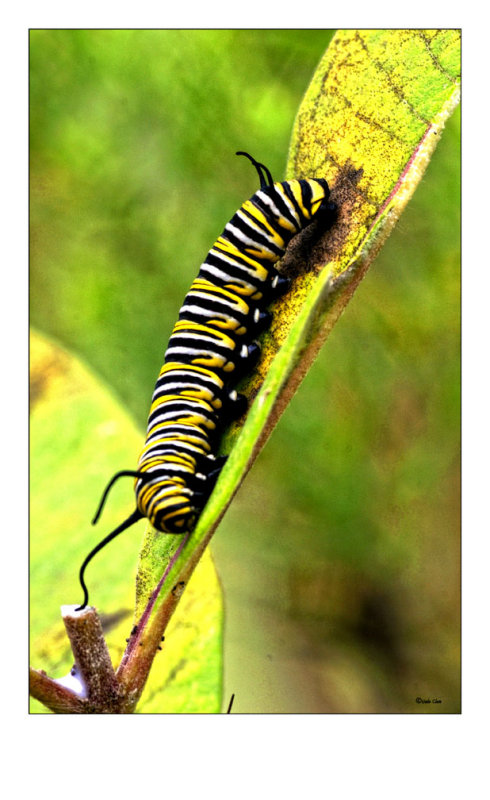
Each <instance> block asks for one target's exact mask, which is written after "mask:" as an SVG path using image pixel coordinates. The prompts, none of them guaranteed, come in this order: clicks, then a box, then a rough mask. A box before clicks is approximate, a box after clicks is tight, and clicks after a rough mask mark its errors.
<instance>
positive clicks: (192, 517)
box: [79, 151, 336, 609]
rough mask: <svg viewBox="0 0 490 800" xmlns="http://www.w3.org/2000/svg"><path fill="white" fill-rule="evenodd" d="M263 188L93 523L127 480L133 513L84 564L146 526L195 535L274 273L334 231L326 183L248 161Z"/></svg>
mask: <svg viewBox="0 0 490 800" xmlns="http://www.w3.org/2000/svg"><path fill="white" fill-rule="evenodd" d="M237 155H243V156H246V157H247V158H248V159H250V161H251V162H252V164H253V165H254V166H255V168H256V170H257V173H258V176H259V180H260V189H259V190H258V191H257V192H256V193H255V194H254V195H253V196H252V197H251V198H250V199H249V200H246V202H245V203H244V204H243V205H242V206H241V208H239V209H238V211H237V212H236V213H235V214H234V215H233V217H232V218H231V220H230V221H229V222H228V224H227V225H226V227H225V229H224V231H223V233H222V234H221V235H220V236H219V237H218V239H217V240H216V242H215V243H214V245H213V247H212V248H211V250H210V251H209V253H208V255H207V257H206V259H205V261H204V262H203V264H201V267H200V269H199V273H198V275H197V278H196V279H195V280H194V282H193V284H192V286H191V288H190V290H189V293H188V294H187V296H186V298H185V300H184V304H183V305H182V308H181V309H180V314H179V319H178V321H177V322H176V324H175V326H174V329H173V331H172V335H171V337H170V341H169V344H168V348H167V351H166V354H165V361H164V364H163V367H162V369H161V371H160V375H159V377H158V380H157V383H156V386H155V390H154V392H153V398H152V403H151V407H150V414H149V418H148V429H147V438H146V442H145V445H144V448H143V451H142V453H141V455H140V458H139V462H138V468H137V470H134V471H133V470H124V471H122V472H118V473H117V474H116V475H115V476H114V477H113V478H112V480H111V481H110V482H109V484H108V486H107V488H106V490H105V492H104V494H103V496H102V500H101V502H100V505H99V509H98V511H97V513H96V515H95V518H94V520H93V522H94V523H95V522H96V521H97V519H98V518H99V516H100V513H101V511H102V507H103V505H104V503H105V500H106V498H107V494H108V492H109V490H110V489H111V487H112V486H113V484H114V482H115V481H116V480H117V479H118V478H119V477H121V476H132V477H134V479H135V484H134V486H135V493H136V509H135V511H133V513H132V514H131V515H130V516H129V517H128V518H127V519H126V520H125V521H124V522H122V523H121V525H119V526H118V527H117V528H116V529H115V530H114V531H112V532H111V533H110V534H108V536H106V537H105V538H104V539H103V540H102V541H101V542H100V543H99V544H98V545H97V546H96V547H95V548H94V549H93V550H92V551H91V552H90V553H89V554H88V556H87V557H86V559H85V561H84V562H83V564H82V566H81V568H80V584H81V586H82V589H83V592H84V601H83V604H82V605H81V606H79V608H80V609H82V608H85V606H86V605H87V604H88V591H87V587H86V585H85V580H84V574H85V569H86V567H87V564H88V563H89V562H90V561H91V560H92V558H93V556H94V555H95V554H96V553H97V552H98V551H99V550H100V549H102V547H104V546H105V545H106V544H107V543H108V542H110V541H111V540H112V539H114V538H115V537H116V536H118V535H119V534H120V533H122V531H124V530H126V528H129V527H130V526H131V525H133V524H134V523H135V522H137V521H138V520H139V519H141V518H142V517H147V518H148V519H149V521H150V522H151V524H152V525H153V527H154V528H156V529H157V530H159V531H162V532H163V533H183V532H186V531H190V530H192V529H193V527H194V525H195V523H196V520H197V518H198V516H199V514H200V512H201V510H202V508H203V507H204V505H205V503H206V502H207V500H208V498H209V495H210V494H211V491H212V489H213V487H214V485H215V483H216V480H217V478H218V475H219V473H220V471H221V469H222V466H223V464H224V462H225V461H226V458H224V457H219V458H216V456H215V455H214V454H215V452H216V449H217V446H218V442H219V436H220V434H221V432H222V429H223V426H224V425H225V424H226V423H227V422H229V421H231V420H232V419H234V418H238V417H239V416H241V415H242V414H243V413H244V411H245V409H246V407H247V401H246V398H245V397H244V396H243V395H240V394H238V393H237V392H236V391H235V389H234V388H233V387H234V386H235V385H236V383H237V381H238V380H239V378H241V377H242V376H243V375H244V374H246V373H247V372H249V371H250V370H251V369H252V367H253V366H254V364H255V362H256V361H257V359H258V357H259V355H260V348H259V345H258V344H257V342H256V341H255V337H256V336H258V335H259V334H260V333H261V332H262V331H263V330H264V329H265V328H267V327H268V326H269V325H270V322H271V319H272V315H271V313H270V312H269V311H267V306H268V305H269V304H270V303H271V302H272V301H273V300H274V299H275V298H277V297H278V296H279V295H280V294H282V293H283V292H284V291H286V290H287V288H288V286H289V280H288V279H287V278H286V277H284V276H282V275H281V274H280V273H279V272H278V271H277V270H276V269H275V267H274V264H276V263H277V261H279V259H280V258H281V257H282V256H283V255H284V253H285V251H286V248H287V246H288V244H289V242H290V241H291V239H292V238H293V237H294V236H296V235H297V234H298V233H300V231H302V230H304V228H306V227H307V226H308V225H310V224H311V223H312V222H313V221H316V220H320V221H321V223H322V227H323V230H325V229H327V228H328V227H330V226H331V225H332V223H333V221H334V218H335V210H336V207H335V205H334V204H333V203H331V202H329V199H328V198H329V195H330V190H329V188H328V184H327V181H326V180H324V179H323V178H311V179H303V180H291V181H283V182H282V183H274V182H273V180H272V176H271V174H270V172H269V170H268V169H267V167H265V166H264V165H263V164H260V163H259V162H258V161H256V160H255V159H254V158H252V156H250V155H249V154H248V153H244V152H242V151H240V152H238V153H237Z"/></svg>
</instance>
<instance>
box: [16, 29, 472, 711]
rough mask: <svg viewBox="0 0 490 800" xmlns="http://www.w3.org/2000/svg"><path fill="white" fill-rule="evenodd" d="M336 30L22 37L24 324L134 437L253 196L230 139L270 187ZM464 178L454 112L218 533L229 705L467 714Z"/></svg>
mask: <svg viewBox="0 0 490 800" xmlns="http://www.w3.org/2000/svg"><path fill="white" fill-rule="evenodd" d="M331 35H332V34H331V32H329V31H323V30H240V31H230V30H219V31H212V30H200V31H189V30H172V31H165V30H151V31H145V30H138V31H133V30H127V31H125V30H118V31H110V30H109V31H107V30H100V31H96V30H89V31H87V30H53V31H51V30H49V31H45V30H37V31H32V32H31V42H30V52H31V55H30V60H31V76H30V91H31V106H30V109H31V110H30V122H31V167H30V170H31V275H30V280H31V295H30V298H31V322H32V324H33V325H34V326H35V327H36V328H37V329H38V330H40V331H42V332H43V333H46V334H48V335H49V336H50V337H52V338H54V339H55V340H57V341H58V342H59V343H61V344H62V345H63V346H64V347H65V348H68V349H69V350H71V352H72V353H74V354H75V355H77V356H79V357H80V358H81V359H82V360H83V361H84V362H85V363H86V364H87V365H89V366H90V368H91V369H92V370H93V371H94V372H95V373H96V374H97V375H98V376H99V377H100V379H101V380H102V381H103V382H105V383H106V384H107V385H108V386H109V387H110V388H111V390H112V392H113V394H114V395H115V396H116V398H117V399H118V400H119V402H120V404H121V406H122V407H124V408H126V409H127V410H128V412H129V413H130V414H131V416H132V418H133V419H134V423H135V426H136V427H137V428H139V429H140V430H141V432H142V436H143V430H144V427H145V423H146V417H147V414H148V408H149V402H150V398H151V393H152V390H153V385H154V382H155V378H156V376H157V374H158V370H159V367H160V365H161V362H162V359H163V354H164V352H165V348H166V342H167V340H168V336H169V334H170V331H171V328H172V325H173V323H174V321H175V318H176V315H177V311H178V308H179V307H180V304H181V301H182V299H183V297H184V295H185V293H186V291H187V289H188V287H189V285H190V283H191V280H192V279H193V277H194V275H195V274H196V272H197V269H198V266H199V264H200V263H201V262H202V260H203V258H204V256H205V255H206V252H207V250H208V249H209V247H210V246H211V244H212V242H213V241H214V239H215V238H216V236H217V234H218V233H220V231H221V230H222V228H223V226H224V224H225V223H226V221H227V220H228V219H229V218H230V216H231V215H232V213H233V212H234V211H235V209H236V208H237V207H238V206H239V205H240V204H241V203H242V202H243V200H244V199H245V198H246V197H248V196H250V195H251V194H252V193H253V192H254V191H255V189H256V176H255V174H254V171H253V170H252V169H251V168H249V165H248V166H247V163H246V161H244V160H243V159H238V158H236V157H235V155H234V153H235V151H236V150H247V151H249V152H251V153H252V154H253V155H254V156H255V157H256V158H258V159H259V160H261V161H263V162H264V163H266V164H267V165H268V166H269V168H270V169H271V171H272V174H273V176H274V177H275V178H276V179H281V178H282V177H283V175H284V169H285V165H286V160H287V151H288V145H289V139H290V135H291V130H292V125H293V121H294V117H295V114H296V111H297V109H298V105H299V102H300V100H301V97H302V95H303V93H304V91H305V90H306V87H307V85H308V83H309V81H310V79H311V77H312V75H313V72H314V69H315V67H316V64H317V63H318V61H319V59H320V57H321V55H322V54H323V52H324V50H325V49H326V47H327V45H328V42H329V40H330V38H331ZM459 180H460V149H459V113H457V114H455V115H454V116H453V117H452V118H451V120H450V121H449V123H448V125H447V128H446V131H445V132H444V135H443V137H442V140H441V143H440V145H439V147H438V149H437V150H436V153H435V155H434V157H433V159H432V162H431V164H430V165H429V168H428V170H427V173H426V175H425V177H424V179H423V181H422V183H421V184H420V186H419V188H418V189H417V192H416V194H415V196H414V198H413V200H412V202H411V203H410V205H409V207H408V209H407V211H406V212H405V213H404V215H403V216H402V218H401V221H400V222H399V224H398V226H397V228H396V230H395V232H394V233H393V235H392V236H391V238H390V239H389V240H388V242H387V244H386V245H385V247H384V249H383V250H382V252H381V255H380V256H379V257H378V259H377V260H376V261H375V263H374V264H373V266H372V268H371V270H370V273H369V274H368V276H367V277H366V278H365V280H364V281H363V283H362V285H361V286H360V288H359V289H358V291H357V292H356V295H355V297H354V298H353V300H352V302H351V304H350V305H349V307H348V309H347V310H346V312H345V313H344V315H343V316H342V318H341V319H340V321H339V323H338V324H337V326H336V327H335V329H334V331H333V333H332V334H331V336H330V338H329V340H328V342H327V344H326V346H325V348H324V349H323V351H322V353H321V355H320V357H319V358H318V360H317V362H316V363H315V365H314V367H313V368H312V370H311V371H310V373H309V375H308V377H307V378H306V380H305V382H304V384H303V385H302V387H301V389H300V390H299V392H298V393H297V395H296V397H295V398H294V400H293V402H292V403H291V404H290V406H289V408H288V410H287V412H286V413H285V414H284V416H283V417H282V419H281V421H280V424H279V425H278V427H277V429H276V431H275V433H274V435H273V436H272V438H271V440H270V441H269V443H268V444H267V446H266V448H265V450H264V451H263V452H262V454H261V456H260V457H259V459H258V460H257V462H256V464H255V466H254V468H253V470H252V472H251V473H250V474H249V476H248V477H247V479H246V481H245V483H244V485H243V487H242V489H241V490H240V492H239V494H238V495H237V497H236V499H235V501H234V503H233V504H232V506H231V508H230V510H229V511H228V512H227V514H226V516H225V518H224V520H223V522H222V524H221V526H220V528H219V531H218V533H217V534H216V536H215V538H214V540H213V545H212V550H213V555H214V558H215V563H216V565H217V569H218V572H219V575H220V578H221V582H222V589H223V593H224V599H225V644H224V659H225V672H224V695H225V697H228V696H229V695H230V694H231V693H232V692H234V693H235V703H234V707H233V711H234V712H259V713H260V712H298V713H300V712H390V713H394V712H408V713H419V712H421V713H455V712H458V711H459V709H460V685H459V680H460V663H459V661H460V650H459V634H460V629H459V604H460V597H459V586H460V578H459V512H460V496H459V488H460V483H459V480H460V476H459V470H460V398H459V386H460V384H459V377H460V350H459V348H460V307H459V291H460V287H459V279H460V252H459V251H460V204H459V202H460V196H459V192H460V186H459ZM47 446H48V447H49V443H48V444H47ZM131 452H132V450H131ZM137 455H138V453H137V452H134V453H132V455H131V454H128V461H127V462H126V463H119V462H118V463H115V464H114V469H113V470H112V471H113V472H114V471H116V470H117V469H121V468H124V467H126V468H132V467H133V466H134V463H135V460H136V458H137ZM79 470H80V472H81V474H82V475H83V474H84V472H85V471H87V472H88V473H89V472H90V464H86V463H80V464H79ZM110 474H111V471H110V470H109V472H108V474H107V478H109V477H110ZM43 478H44V480H47V476H46V475H44V476H43ZM33 481H34V478H33ZM100 488H102V487H100ZM34 489H35V486H33V490H34ZM126 494H127V495H130V494H131V492H130V489H129V487H128V488H127V491H126ZM97 501H98V495H97V496H94V498H93V504H94V507H95V505H96V503H97ZM128 502H131V498H130V497H129V498H128ZM104 530H105V529H104ZM101 533H102V531H101ZM35 535H36V520H35V519H33V520H32V521H31V537H33V538H34V537H35ZM62 546H63V545H62V543H60V547H62ZM114 546H115V545H114ZM116 552H117V550H116ZM101 557H102V556H101ZM110 557H111V558H114V557H115V553H114V551H112V552H111V556H110ZM73 569H74V572H76V571H77V569H78V563H76V564H74V565H73ZM40 580H41V578H40ZM42 581H43V583H44V586H48V587H49V581H50V573H49V567H46V569H45V570H44V573H43V575H42ZM67 602H72V600H71V599H68V600H67ZM417 697H422V698H438V699H440V700H441V703H437V704H433V703H431V704H421V703H417Z"/></svg>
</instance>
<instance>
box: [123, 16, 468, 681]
mask: <svg viewBox="0 0 490 800" xmlns="http://www.w3.org/2000/svg"><path fill="white" fill-rule="evenodd" d="M459 71H460V33H459V31H457V30H433V31H430V30H425V31H424V30H414V31H411V30H399V31H376V30H370V31H364V30H359V31H356V30H351V31H340V32H339V33H337V34H336V36H335V37H334V38H333V39H332V41H331V44H330V46H329V48H328V50H327V52H326V53H325V56H324V57H323V59H322V60H321V62H320V64H319V66H318V69H317V71H316V73H315V75H314V77H313V80H312V82H311V85H310V87H309V88H308V90H307V92H306V95H305V97H304V100H303V102H302V104H301V107H300V109H299V112H298V115H297V119H296V123H295V126H294V132H293V137H292V141H291V147H290V155H289V161H288V167H287V177H288V178H292V177H296V178H302V177H326V178H327V180H328V182H329V185H330V187H331V191H332V195H331V199H332V200H334V201H335V202H336V204H337V207H338V219H337V222H336V224H335V226H334V227H333V229H332V230H330V231H328V232H327V233H326V234H325V235H324V236H323V237H320V238H318V239H317V240H314V241H312V239H311V236H310V235H309V233H308V232H307V231H306V232H303V234H302V235H300V236H298V237H297V238H296V239H295V240H294V242H293V243H292V246H291V247H290V248H289V250H288V252H287V253H286V256H285V258H284V259H283V261H282V266H281V270H282V271H283V272H284V273H285V274H287V275H289V276H290V277H291V278H292V280H293V283H292V289H291V291H290V292H289V293H288V295H287V296H285V297H284V298H282V299H281V300H280V301H278V302H277V303H276V304H275V305H274V308H273V312H274V319H273V322H272V325H271V327H270V329H269V330H268V331H267V332H266V333H265V334H264V335H263V337H262V340H261V342H262V358H261V361H260V363H259V365H258V368H257V369H256V370H255V371H254V374H253V375H251V376H249V377H248V378H247V380H246V381H244V382H243V384H242V385H241V386H240V387H238V388H239V390H240V391H243V392H244V393H245V394H246V395H247V396H248V398H249V400H250V407H249V412H248V414H247V417H246V420H245V422H244V423H243V420H241V421H239V422H238V423H237V424H234V425H233V426H231V427H230V429H229V430H228V432H227V433H226V435H225V436H224V438H223V441H222V445H221V448H222V452H223V453H229V459H228V461H227V463H226V465H225V468H224V469H223V471H222V474H221V476H220V479H219V481H218V483H217V486H216V488H215V491H214V492H213V494H212V496H211V498H210V501H209V502H208V504H207V505H206V507H205V509H204V511H203V513H202V515H201V517H200V519H199V521H198V524H197V526H196V528H195V530H194V531H193V532H192V534H190V535H186V536H185V537H183V538H180V539H179V538H178V537H166V536H162V535H161V534H159V533H156V532H155V531H153V530H151V529H149V530H148V532H147V536H146V540H145V544H144V547H143V550H142V557H141V562H140V568H139V575H138V585H139V591H138V595H137V604H136V617H135V618H136V620H138V619H142V618H144V622H145V629H146V631H147V635H148V636H149V639H151V641H153V643H154V644H155V643H156V642H157V641H158V636H159V633H160V632H161V630H163V629H164V627H165V625H166V624H167V621H168V619H169V618H170V616H171V614H172V612H173V609H174V608H175V605H176V600H175V591H176V587H178V586H180V587H184V586H185V585H186V583H187V581H188V580H189V577H190V575H191V573H192V570H193V569H194V567H195V565H196V564H197V563H198V561H199V558H200V556H201V555H202V553H203V551H204V550H205V548H206V545H207V543H208V542H209V540H210V538H211V536H212V534H213V532H214V530H215V528H216V526H217V524H218V523H219V521H220V519H221V517H222V516H223V514H224V512H225V509H226V507H227V505H228V504H229V503H230V501H231V499H232V497H233V495H234V493H235V492H236V490H237V488H238V486H239V484H240V482H241V481H242V480H243V477H244V476H245V474H246V473H247V471H248V469H249V468H250V466H251V464H252V463H253V461H254V459H255V457H256V455H257V454H258V452H259V450H260V448H261V447H262V446H263V444H264V442H265V441H266V440H267V437H268V436H269V435H270V433H271V431H272V429H273V427H274V425H275V424H276V422H277V420H278V419H279V417H280V415H281V413H282V411H283V410H284V408H285V406H286V405H287V403H288V401H289V400H290V398H291V397H292V395H293V394H294V392H295V390H296V388H297V387H298V385H299V383H300V382H301V380H302V378H303V377H304V375H305V374H306V371H307V370H308V368H309V366H310V365H311V363H312V362H313V360H314V358H315V357H316V355H317V353H318V351H319V349H320V347H321V346H322V344H323V342H324V341H325V339H326V337H327V335H328V333H329V332H330V330H331V329H332V327H333V325H334V324H335V322H336V321H337V319H338V317H339V316H340V314H341V313H342V311H343V309H344V308H345V306H346V305H347V303H348V301H349V299H350V298H351V296H352V295H353V293H354V291H355V288H356V287H357V285H358V284H359V282H360V281H361V279H362V277H363V276H364V275H365V273H366V270H367V269H368V267H369V265H370V263H371V262H372V260H373V259H374V257H375V255H376V254H377V252H378V251H379V249H380V247H381V246H382V244H383V242H384V241H385V239H386V237H387V236H388V235H389V232H390V231H391V229H392V228H393V226H394V224H395V223H396V221H397V219H398V218H399V216H400V214H401V213H402V211H403V209H404V207H405V206H406V204H407V202H408V200H409V199H410V197H411V196H412V194H413V192H414V191H415V188H416V186H417V184H418V182H419V181H420V179H421V177H422V175H423V173H424V170H425V168H426V166H427V164H428V162H429V160H430V156H431V154H432V152H433V151H434V148H435V146H436V144H437V142H438V140H439V138H440V136H441V133H442V130H443V128H444V124H445V121H446V120H447V119H448V117H449V115H450V114H451V112H452V111H453V110H454V108H455V106H456V105H457V103H458V101H459ZM137 670H138V665H137V661H136V660H135V659H133V661H131V659H129V660H128V661H127V663H126V664H125V665H124V666H123V673H124V674H123V676H122V677H123V679H124V680H126V681H127V683H128V685H130V684H131V682H132V681H134V679H135V676H136V673H137ZM141 679H142V678H141ZM138 680H140V679H139V678H138Z"/></svg>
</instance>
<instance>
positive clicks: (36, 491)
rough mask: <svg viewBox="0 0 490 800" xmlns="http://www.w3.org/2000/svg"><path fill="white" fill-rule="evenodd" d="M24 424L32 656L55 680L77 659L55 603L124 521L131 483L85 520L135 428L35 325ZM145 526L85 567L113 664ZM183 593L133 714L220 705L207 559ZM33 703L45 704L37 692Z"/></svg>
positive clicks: (129, 621)
mask: <svg viewBox="0 0 490 800" xmlns="http://www.w3.org/2000/svg"><path fill="white" fill-rule="evenodd" d="M30 433H31V437H30V438H31V495H30V506H31V508H30V510H31V515H30V516H31V525H30V528H31V530H30V545H31V561H30V577H31V591H30V598H31V613H30V622H31V663H32V666H34V667H36V668H37V669H43V670H45V671H47V672H48V673H49V675H50V677H52V678H60V677H62V676H63V675H66V674H67V673H68V672H69V670H70V668H71V666H72V664H73V656H72V653H71V650H70V645H69V641H68V639H67V636H66V633H65V629H64V626H63V622H62V620H61V617H60V615H59V609H60V606H61V605H62V604H66V603H74V602H77V601H81V599H82V594H81V588H80V586H79V583H78V569H79V566H80V564H81V561H82V559H83V558H84V556H85V555H86V553H87V552H88V550H90V549H91V547H93V545H94V544H96V542H97V541H98V540H99V539H101V538H102V537H103V536H104V535H105V533H107V532H108V531H109V530H111V526H112V527H115V526H116V525H117V524H118V523H119V522H120V521H121V515H122V514H123V513H124V499H123V498H124V496H126V500H127V487H126V488H125V487H122V489H121V494H120V495H119V497H117V496H116V497H115V498H111V501H110V502H109V503H108V504H107V509H106V510H105V511H104V515H103V517H102V520H101V521H100V522H99V524H98V525H97V527H96V528H92V527H91V525H90V519H91V517H92V515H93V512H94V509H95V507H96V506H97V502H98V500H99V496H100V494H101V492H102V489H103V488H104V486H105V484H106V483H107V480H108V478H110V477H111V475H112V474H113V473H114V471H115V470H117V469H118V468H119V467H120V464H124V463H125V462H126V461H127V460H128V459H129V458H130V457H131V456H132V455H133V453H134V452H137V450H138V449H139V447H140V446H141V440H142V434H141V432H140V431H138V430H137V429H136V427H135V426H134V425H133V423H132V421H131V419H129V418H128V417H127V415H126V413H125V412H124V411H123V410H122V409H121V408H120V406H119V404H118V403H117V402H116V401H115V400H114V398H113V397H112V396H111V395H110V393H109V392H108V391H107V389H106V388H105V387H104V386H102V385H101V384H100V382H99V381H98V380H97V379H96V378H95V377H94V375H93V374H92V373H91V372H90V371H89V370H88V369H86V367H84V366H83V365H82V364H81V363H80V362H79V361H78V360H77V359H76V358H74V357H73V356H72V355H70V354H69V353H67V352H66V351H65V350H62V349H61V348H59V347H58V346H57V345H55V344H54V343H52V342H50V341H49V340H47V339H45V338H44V337H43V336H41V335H40V334H38V333H36V332H33V333H32V334H31V426H30ZM118 491H119V490H118V489H117V488H115V489H114V493H115V494H117V492H118ZM119 500H120V502H119ZM126 504H127V503H126ZM130 510H131V509H128V511H130ZM141 531H142V526H140V527H139V530H138V527H135V528H133V529H131V530H130V531H127V532H126V533H125V534H123V535H121V537H120V538H118V539H117V541H116V542H114V543H113V544H111V545H109V547H108V549H107V551H104V554H105V558H104V557H103V555H102V554H101V557H100V558H98V559H94V561H93V562H92V563H91V565H90V567H89V570H88V571H87V576H86V577H87V581H88V584H89V588H90V590H91V598H93V599H96V601H97V605H98V607H99V608H101V610H102V612H103V614H101V621H102V625H103V628H104V633H105V635H106V640H107V644H108V647H109V650H110V653H111V658H112V662H113V664H114V665H117V664H118V663H119V662H120V660H121V658H122V656H123V653H124V650H125V647H126V642H125V639H126V638H128V637H129V634H130V631H131V628H132V625H133V616H132V606H133V595H134V588H133V586H134V584H133V580H134V562H135V557H136V553H137V551H138V540H139V535H140V534H141ZM184 600H185V602H183V603H182V604H181V606H180V608H179V611H178V613H176V614H175V617H174V619H173V620H172V623H171V625H170V626H169V629H168V630H167V633H166V637H165V642H163V643H160V642H159V646H161V647H162V650H161V652H158V656H157V658H156V659H155V661H154V664H153V668H152V670H151V672H150V675H149V678H148V681H147V683H146V685H145V690H144V692H143V695H142V698H141V704H140V707H139V708H138V711H140V710H141V711H142V712H150V711H151V712H155V713H156V712H163V711H165V712H194V713H198V712H207V713H214V712H218V711H219V709H220V704H221V682H222V654H221V653H222V645H221V638H222V605H221V591H220V587H219V583H218V580H217V576H216V572H215V569H214V566H213V563H212V560H211V557H210V556H207V557H206V558H203V559H202V561H201V562H200V564H199V568H198V569H197V570H196V572H195V574H194V575H193V577H192V580H191V582H190V584H189V587H188V591H187V593H186V596H185V598H184ZM56 619H58V622H56V621H55V620H56ZM32 710H33V711H34V712H39V713H42V712H45V711H46V709H45V708H44V707H43V706H42V705H41V704H40V703H38V702H37V701H35V700H33V701H32Z"/></svg>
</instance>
